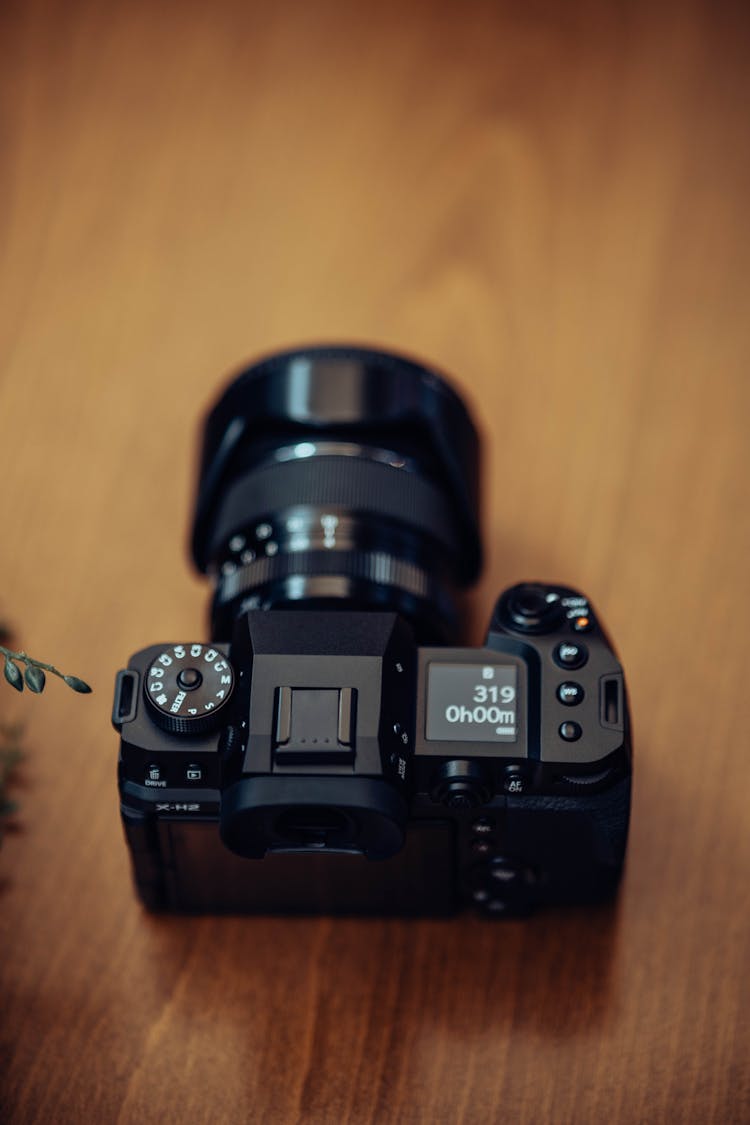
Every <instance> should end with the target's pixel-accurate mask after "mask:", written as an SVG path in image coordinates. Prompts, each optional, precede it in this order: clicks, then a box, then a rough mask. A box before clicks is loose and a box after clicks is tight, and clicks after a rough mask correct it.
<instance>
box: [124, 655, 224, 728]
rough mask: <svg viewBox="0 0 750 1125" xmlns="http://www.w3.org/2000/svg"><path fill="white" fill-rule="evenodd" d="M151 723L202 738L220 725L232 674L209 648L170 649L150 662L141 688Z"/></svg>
mask: <svg viewBox="0 0 750 1125" xmlns="http://www.w3.org/2000/svg"><path fill="white" fill-rule="evenodd" d="M143 687H144V691H145V693H146V700H147V702H148V705H149V707H150V709H151V712H152V714H153V717H154V720H155V721H156V722H157V723H158V724H159V726H160V727H163V728H164V730H168V731H171V732H172V733H173V734H202V733H203V732H205V731H207V730H211V728H212V727H216V726H218V724H219V722H220V721H221V716H220V714H219V712H220V711H221V709H222V707H223V706H224V704H225V703H226V702H227V700H228V699H229V697H230V695H231V694H232V688H233V687H234V673H233V672H232V666H231V664H230V663H229V661H228V660H227V659H226V657H225V656H224V654H223V653H222V652H219V650H218V649H215V648H212V647H211V646H210V645H202V644H186V645H170V646H168V647H167V648H165V649H164V650H163V651H162V652H160V653H159V655H158V656H157V657H156V658H155V660H153V661H152V663H151V664H150V665H149V667H148V671H147V672H146V681H145V683H144V685H143Z"/></svg>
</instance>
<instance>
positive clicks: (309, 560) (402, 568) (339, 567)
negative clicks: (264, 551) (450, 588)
mask: <svg viewBox="0 0 750 1125" xmlns="http://www.w3.org/2000/svg"><path fill="white" fill-rule="evenodd" d="M296 575H300V576H318V575H343V576H345V577H347V578H355V579H364V580H365V581H370V582H375V583H377V585H379V586H396V587H398V588H399V589H400V590H404V591H406V593H408V594H412V595H413V596H414V597H415V598H427V599H433V600H434V599H435V598H436V597H437V596H438V593H439V590H438V588H437V587H436V584H435V583H434V580H432V579H431V578H430V576H429V575H428V573H427V572H426V571H424V570H422V569H421V567H418V566H416V565H415V564H414V563H410V562H405V561H404V560H402V559H397V558H394V557H393V556H392V555H387V554H385V553H384V552H382V551H369V552H368V551H346V552H344V551H342V552H331V551H300V552H293V553H292V554H288V555H274V556H273V557H271V558H261V559H256V560H255V561H254V562H251V563H248V564H247V566H243V567H240V568H239V569H238V570H235V571H234V572H232V573H231V574H223V575H222V576H221V579H220V581H219V585H218V589H217V592H216V603H217V604H218V605H225V604H226V603H227V602H230V601H232V600H233V599H234V598H236V597H241V596H242V595H244V594H249V593H252V591H253V590H257V589H259V588H260V587H263V586H266V585H268V584H269V583H271V582H278V581H283V580H284V579H285V578H291V577H293V576H296Z"/></svg>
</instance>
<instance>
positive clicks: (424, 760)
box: [113, 347, 631, 917]
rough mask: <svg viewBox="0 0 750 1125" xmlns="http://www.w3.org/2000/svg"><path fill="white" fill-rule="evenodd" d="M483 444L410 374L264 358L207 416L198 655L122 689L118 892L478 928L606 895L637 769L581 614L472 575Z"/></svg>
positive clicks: (595, 634)
mask: <svg viewBox="0 0 750 1125" xmlns="http://www.w3.org/2000/svg"><path fill="white" fill-rule="evenodd" d="M477 482H478V441H477V436H476V431H475V429H474V427H473V425H472V423H471V420H470V418H469V415H468V413H467V411H466V408H465V406H464V404H463V403H462V401H461V400H460V399H459V397H458V396H457V395H456V393H455V392H454V391H453V390H452V389H451V388H450V387H449V385H448V384H447V383H446V381H445V380H444V379H442V378H440V377H439V376H437V375H436V374H435V373H434V372H431V371H429V370H427V369H426V368H424V367H422V366H421V365H419V364H416V363H414V362H413V361H411V360H407V359H405V358H403V357H400V356H393V355H390V354H386V353H381V352H374V351H370V350H364V349H353V348H339V347H331V348H313V349H304V350H300V351H296V352H289V353H283V354H281V355H275V356H271V357H269V358H268V359H267V360H264V361H262V362H261V363H259V364H256V365H254V366H253V367H251V368H249V369H248V370H247V371H245V372H243V373H242V374H241V375H240V376H239V377H238V378H237V379H236V380H235V381H234V382H233V383H231V384H230V386H229V387H228V389H227V390H226V392H225V393H224V395H223V396H222V397H221V398H220V400H219V402H218V403H217V404H216V406H215V407H214V409H213V411H212V412H211V414H210V415H209V417H208V420H207V424H206V430H205V436H204V447H203V457H202V463H201V470H200V479H199V486H198V502H197V510H196V518H195V525H194V534H193V555H194V559H195V561H196V564H197V565H198V567H199V568H200V569H201V570H202V571H204V572H207V573H209V574H210V575H211V577H212V579H213V584H214V599H213V605H212V612H211V622H212V625H211V636H212V639H211V641H210V642H208V643H205V642H201V641H192V642H191V641H183V642H181V643H173V642H169V643H158V644H153V645H150V646H149V647H148V648H144V649H142V650H141V651H139V652H137V653H135V654H134V656H133V657H132V658H131V660H130V662H129V664H128V667H127V669H126V670H124V671H121V672H119V673H118V676H117V683H116V690H115V701H114V709H113V722H114V725H115V727H116V729H117V730H118V731H119V732H120V735H121V748H120V759H119V788H120V801H121V813H122V819H123V824H124V827H125V835H126V839H127V841H128V844H129V846H130V850H131V855H132V861H133V870H134V875H135V883H136V887H137V889H138V892H139V894H140V896H141V898H142V900H143V901H144V903H145V904H146V905H147V906H148V907H150V908H152V909H170V910H183V911H211V912H219V911H222V912H259V913H281V912H285V913H318V912H324V913H383V914H387V913H391V914H430V915H440V914H450V913H454V912H455V911H457V910H459V909H461V908H462V907H464V906H472V907H474V908H476V909H478V910H479V911H481V912H482V913H484V914H486V915H488V916H493V917H500V916H509V915H510V916H513V915H518V914H524V913H526V912H528V911H529V910H530V909H532V908H533V907H535V906H537V905H540V904H546V903H574V902H591V901H597V900H600V899H602V898H606V897H607V896H609V895H610V894H612V892H613V891H614V889H615V887H616V885H617V882H618V880H619V877H620V874H621V870H622V864H623V857H624V852H625V844H626V839H627V826H628V816H629V808H630V778H631V752H630V735H629V718H628V708H627V699H626V693H625V685H624V681H623V674H622V669H621V667H620V665H619V663H618V661H617V658H616V656H615V654H614V651H613V649H612V646H611V644H610V642H609V640H608V639H607V636H606V633H605V632H604V629H603V628H602V625H601V621H600V620H599V619H598V616H597V614H596V613H595V611H594V609H593V607H592V605H591V604H590V602H589V600H588V598H587V597H586V595H585V594H583V593H581V592H580V591H578V590H574V589H572V588H570V587H568V586H563V585H559V584H555V583H551V584H550V583H547V584H545V583H540V582H525V583H521V584H518V585H515V586H513V587H511V588H510V589H508V590H506V591H505V592H504V593H503V594H501V596H500V598H499V599H498V601H497V604H496V606H495V608H494V611H493V613H492V617H491V620H490V624H489V629H488V632H487V635H486V638H485V641H484V645H483V646H482V647H480V648H467V647H458V645H457V642H458V640H459V639H460V621H461V614H460V609H459V607H460V599H461V592H462V590H463V589H464V588H465V587H466V586H467V585H469V584H471V582H473V581H474V580H475V578H476V576H477V574H478V571H479V567H480V556H481V552H480V544H479V536H478V531H477Z"/></svg>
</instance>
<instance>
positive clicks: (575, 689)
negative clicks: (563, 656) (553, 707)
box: [557, 680, 584, 707]
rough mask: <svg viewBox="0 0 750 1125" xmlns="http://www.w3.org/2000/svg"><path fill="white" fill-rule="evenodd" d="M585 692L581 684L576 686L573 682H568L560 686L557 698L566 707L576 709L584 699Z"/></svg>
mask: <svg viewBox="0 0 750 1125" xmlns="http://www.w3.org/2000/svg"><path fill="white" fill-rule="evenodd" d="M583 696H584V691H583V688H582V687H581V685H580V684H576V683H574V682H573V680H566V681H565V683H564V684H560V686H559V687H558V689H557V698H558V699H559V700H560V702H561V703H564V704H565V706H566V707H575V705H576V704H577V703H580V702H581V701H582V699H583Z"/></svg>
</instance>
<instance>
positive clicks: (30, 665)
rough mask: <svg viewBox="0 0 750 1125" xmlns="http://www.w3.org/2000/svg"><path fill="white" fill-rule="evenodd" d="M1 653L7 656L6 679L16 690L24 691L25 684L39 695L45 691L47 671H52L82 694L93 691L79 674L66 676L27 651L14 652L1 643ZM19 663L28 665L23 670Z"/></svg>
mask: <svg viewBox="0 0 750 1125" xmlns="http://www.w3.org/2000/svg"><path fill="white" fill-rule="evenodd" d="M0 654H2V655H3V656H4V657H5V668H4V673H5V679H6V680H7V682H8V683H9V684H10V686H11V687H14V688H15V689H16V691H23V688H24V684H25V685H26V687H27V688H28V689H29V691H31V692H34V694H35V695H39V694H40V693H41V692H43V691H44V687H45V684H46V682H47V677H46V675H45V672H50V673H51V674H52V675H53V676H59V678H60V679H61V680H62V681H63V683H66V684H67V685H68V687H69V688H72V690H73V691H77V692H80V693H81V694H82V695H87V694H88V693H89V692H90V691H91V688H90V687H89V685H88V684H87V683H86V682H85V681H84V680H80V679H79V678H78V676H66V675H65V673H64V672H61V671H60V670H59V669H58V668H55V667H54V665H52V664H45V663H44V662H43V661H41V660H35V659H34V657H33V656H29V655H28V653H26V652H14V651H13V649H10V648H6V647H5V645H2V644H0ZM19 664H25V665H26V667H25V669H24V670H23V672H22V671H21V669H20V668H19Z"/></svg>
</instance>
